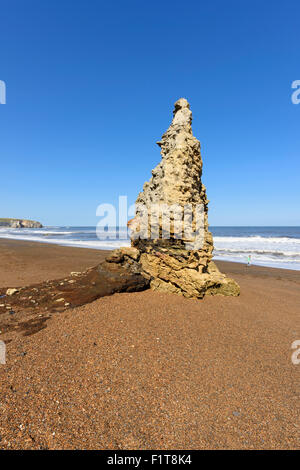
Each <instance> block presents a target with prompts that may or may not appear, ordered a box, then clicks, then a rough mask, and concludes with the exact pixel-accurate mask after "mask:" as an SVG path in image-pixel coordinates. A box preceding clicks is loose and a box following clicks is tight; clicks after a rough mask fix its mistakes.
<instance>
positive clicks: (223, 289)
mask: <svg viewBox="0 0 300 470" xmlns="http://www.w3.org/2000/svg"><path fill="white" fill-rule="evenodd" d="M191 123H192V112H191V110H190V106H189V103H188V102H187V100H186V99H184V98H181V99H179V100H178V101H177V102H176V103H175V109H174V112H173V121H172V123H171V125H170V127H169V129H168V130H167V131H166V132H165V134H164V135H163V136H162V139H161V141H160V142H158V145H159V146H160V147H161V155H162V160H161V162H160V163H159V164H158V165H157V167H156V168H155V169H154V170H152V178H151V179H150V181H148V182H146V183H145V184H144V187H143V191H142V192H141V193H140V194H139V195H138V198H137V201H136V203H137V210H136V216H135V217H134V219H132V220H131V221H130V222H129V226H130V229H131V239H132V248H136V250H138V251H137V252H135V260H134V262H135V263H136V264H137V265H140V266H141V272H142V274H143V276H144V277H145V278H146V279H149V281H150V286H151V288H152V289H154V290H160V291H165V292H173V293H177V294H181V295H184V296H185V297H193V298H202V297H203V296H204V295H215V294H221V295H234V296H236V295H239V292H240V289H239V286H238V285H237V283H236V282H235V281H234V280H232V279H229V278H227V277H226V276H225V275H223V274H221V273H220V271H219V270H218V268H217V267H216V265H215V264H214V263H213V262H212V261H211V260H212V253H213V238H212V235H211V233H210V232H209V230H208V217H207V214H208V200H207V197H206V188H205V186H204V185H203V183H202V181H201V176H202V158H201V153H200V142H199V141H198V140H197V139H196V138H195V137H194V136H193V133H192V127H191ZM175 205H176V207H177V208H178V206H179V207H180V208H181V209H182V212H180V211H179V212H178V210H177V211H176V212H175V211H174V213H172V211H171V213H170V214H171V217H170V231H169V236H168V233H167V232H166V225H165V223H164V222H163V219H162V217H163V215H164V212H163V211H168V210H170V208H172V207H175ZM157 207H160V208H161V212H160V213H159V212H157ZM184 208H185V211H186V208H188V211H187V219H184V217H183V214H184V212H183V210H184ZM199 211H200V212H199ZM145 213H146V214H148V217H147V215H146V218H145V217H144V214H145ZM197 217H198V218H197ZM184 220H187V221H189V224H188V225H189V230H187V231H186V230H185V229H186V224H185V225H184V224H183V221H184ZM199 221H200V222H201V223H200V228H199V223H198V222H199ZM167 228H168V227H167ZM183 228H184V231H183V230H182V229H183ZM127 250H128V249H127ZM111 257H112V258H114V257H115V259H114V261H115V262H117V263H118V262H119V263H121V264H124V260H125V258H127V261H126V260H125V262H127V263H128V256H127V255H126V254H125V251H124V249H120V250H118V251H117V252H115V254H112V255H111Z"/></svg>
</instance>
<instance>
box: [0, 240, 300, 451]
mask: <svg viewBox="0 0 300 470" xmlns="http://www.w3.org/2000/svg"><path fill="white" fill-rule="evenodd" d="M0 256H1V268H0V287H3V286H9V287H12V286H20V285H26V284H28V283H32V282H39V281H41V280H44V279H50V278H52V279H54V278H57V277H62V276H65V275H66V274H68V273H70V271H77V270H80V269H84V268H86V267H89V266H92V265H93V264H97V263H98V262H99V261H101V259H103V256H104V254H103V252H98V251H95V250H86V249H78V248H65V247H58V246H53V245H47V244H45V245H44V244H36V243H28V242H27V243H26V242H12V241H0ZM218 265H219V267H220V268H221V269H222V270H223V271H224V272H226V273H227V274H228V275H230V276H232V277H234V278H235V279H236V280H237V281H238V282H239V283H240V286H241V295H240V297H238V298H229V297H208V298H205V299H204V300H189V299H185V298H182V297H179V296H176V295H169V294H158V293H155V292H151V291H145V292H140V293H132V294H115V295H114V296H112V297H104V298H101V299H99V300H97V301H95V302H93V303H91V304H88V305H85V306H83V307H78V308H76V309H70V310H67V311H65V312H63V313H60V314H54V315H53V316H52V318H50V319H49V320H48V322H47V328H45V329H44V330H41V331H39V332H38V333H36V334H34V335H31V336H27V337H24V336H21V335H18V334H12V333H11V332H10V333H7V335H8V336H7V337H5V338H4V337H3V335H0V339H5V341H6V342H7V343H8V344H7V364H6V365H0V387H1V388H0V413H1V414H0V448H2V449H45V448H49V449H76V448H77V449H207V448H209V449H219V448H223V449H285V448H289V449H296V448H299V442H300V432H299V431H300V427H299V426H300V420H299V411H300V407H299V385H300V380H299V379H300V365H298V366H297V365H293V364H292V362H291V354H292V352H293V351H292V349H291V344H292V342H293V341H294V340H296V339H300V321H299V305H300V272H295V271H286V270H280V269H269V268H259V267H254V266H252V267H250V268H247V267H246V266H244V265H240V264H236V263H221V262H220V263H218ZM9 340H11V341H10V342H9Z"/></svg>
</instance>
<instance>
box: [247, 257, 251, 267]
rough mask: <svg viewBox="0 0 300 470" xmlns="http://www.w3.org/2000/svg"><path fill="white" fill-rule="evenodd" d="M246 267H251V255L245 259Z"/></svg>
mask: <svg viewBox="0 0 300 470" xmlns="http://www.w3.org/2000/svg"><path fill="white" fill-rule="evenodd" d="M247 266H251V255H248V257H247Z"/></svg>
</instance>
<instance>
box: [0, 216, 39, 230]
mask: <svg viewBox="0 0 300 470" xmlns="http://www.w3.org/2000/svg"><path fill="white" fill-rule="evenodd" d="M0 227H11V228H42V227H43V226H42V224H41V223H40V222H36V221H35V220H26V219H1V218H0Z"/></svg>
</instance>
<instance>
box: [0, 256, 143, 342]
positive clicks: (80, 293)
mask: <svg viewBox="0 0 300 470" xmlns="http://www.w3.org/2000/svg"><path fill="white" fill-rule="evenodd" d="M127 250H128V252H127V253H130V257H129V256H128V254H125V253H124V254H123V256H122V258H121V257H119V258H118V260H119V262H118V263H116V262H114V261H113V260H111V261H110V262H105V261H104V262H102V263H100V264H99V265H98V266H95V267H93V268H90V269H87V270H86V271H84V272H73V273H71V274H70V276H68V277H66V278H64V279H59V280H55V281H46V282H42V283H40V284H34V285H31V286H27V287H20V288H19V289H16V288H10V289H0V331H1V332H2V333H6V332H8V331H15V332H21V333H22V334H24V335H30V334H34V333H36V332H38V331H39V330H41V329H42V328H45V327H46V322H47V320H48V319H49V318H50V317H51V315H52V314H53V313H55V312H62V311H64V310H67V309H69V308H73V307H78V306H80V305H84V304H87V303H90V302H93V301H94V300H96V299H98V298H99V297H104V296H107V295H112V294H114V293H116V292H138V291H142V290H144V289H147V288H148V287H149V280H148V279H146V278H145V277H144V276H142V275H141V274H140V272H141V267H140V266H139V265H138V264H137V263H136V260H135V259H134V256H135V251H138V250H135V249H134V248H128V249H127ZM131 256H133V257H131ZM126 258H128V260H129V261H127V262H126ZM121 259H122V263H123V265H122V264H120V262H121Z"/></svg>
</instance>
